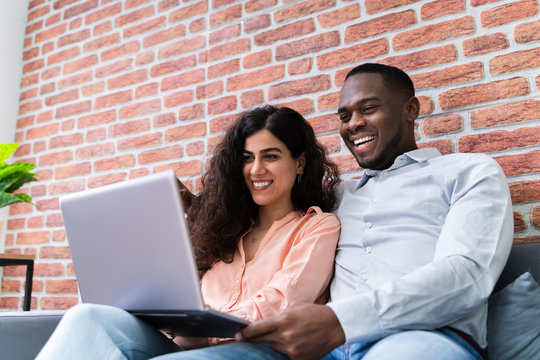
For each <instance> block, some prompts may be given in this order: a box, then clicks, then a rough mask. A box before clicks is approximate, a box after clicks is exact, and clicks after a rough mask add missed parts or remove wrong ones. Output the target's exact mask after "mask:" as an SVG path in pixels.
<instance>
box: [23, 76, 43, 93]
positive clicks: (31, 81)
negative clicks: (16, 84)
mask: <svg viewBox="0 0 540 360" xmlns="http://www.w3.org/2000/svg"><path fill="white" fill-rule="evenodd" d="M44 80H47V79H44ZM38 82H39V74H33V75H29V76H25V77H23V78H22V79H21V89H24V88H25V87H28V86H32V85H35V84H37V83H38Z"/></svg>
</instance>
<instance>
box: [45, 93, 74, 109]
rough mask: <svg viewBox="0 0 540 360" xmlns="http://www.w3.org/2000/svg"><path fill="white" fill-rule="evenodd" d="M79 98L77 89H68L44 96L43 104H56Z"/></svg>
mask: <svg viewBox="0 0 540 360" xmlns="http://www.w3.org/2000/svg"><path fill="white" fill-rule="evenodd" d="M78 99H79V91H78V90H76V89H75V90H69V91H65V92H63V93H59V94H56V95H53V96H49V97H47V98H45V105H47V106H54V105H57V104H61V103H64V102H70V101H74V100H78Z"/></svg>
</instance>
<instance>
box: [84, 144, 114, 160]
mask: <svg viewBox="0 0 540 360" xmlns="http://www.w3.org/2000/svg"><path fill="white" fill-rule="evenodd" d="M114 151H115V149H114V143H112V142H107V143H99V144H94V145H88V146H84V147H81V148H78V149H77V150H76V151H75V159H77V160H84V159H91V158H95V157H100V156H110V155H112V154H114Z"/></svg>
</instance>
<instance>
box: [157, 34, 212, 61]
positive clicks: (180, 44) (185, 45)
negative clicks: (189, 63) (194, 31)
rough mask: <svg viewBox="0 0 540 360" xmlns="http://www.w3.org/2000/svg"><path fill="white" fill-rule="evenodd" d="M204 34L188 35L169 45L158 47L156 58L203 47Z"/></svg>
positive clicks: (164, 57)
mask: <svg viewBox="0 0 540 360" xmlns="http://www.w3.org/2000/svg"><path fill="white" fill-rule="evenodd" d="M205 45H206V44H205V39H204V36H195V37H193V38H192V37H189V38H186V39H182V40H180V41H177V42H175V43H173V44H171V45H167V46H163V47H161V48H160V49H159V53H158V58H159V59H160V60H163V59H166V58H169V57H172V56H178V55H181V54H185V53H188V52H192V51H194V50H198V49H202V48H204V47H205Z"/></svg>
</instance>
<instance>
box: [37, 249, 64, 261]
mask: <svg viewBox="0 0 540 360" xmlns="http://www.w3.org/2000/svg"><path fill="white" fill-rule="evenodd" d="M39 258H40V259H66V260H67V259H71V253H70V251H69V246H42V247H40V248H39Z"/></svg>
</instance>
